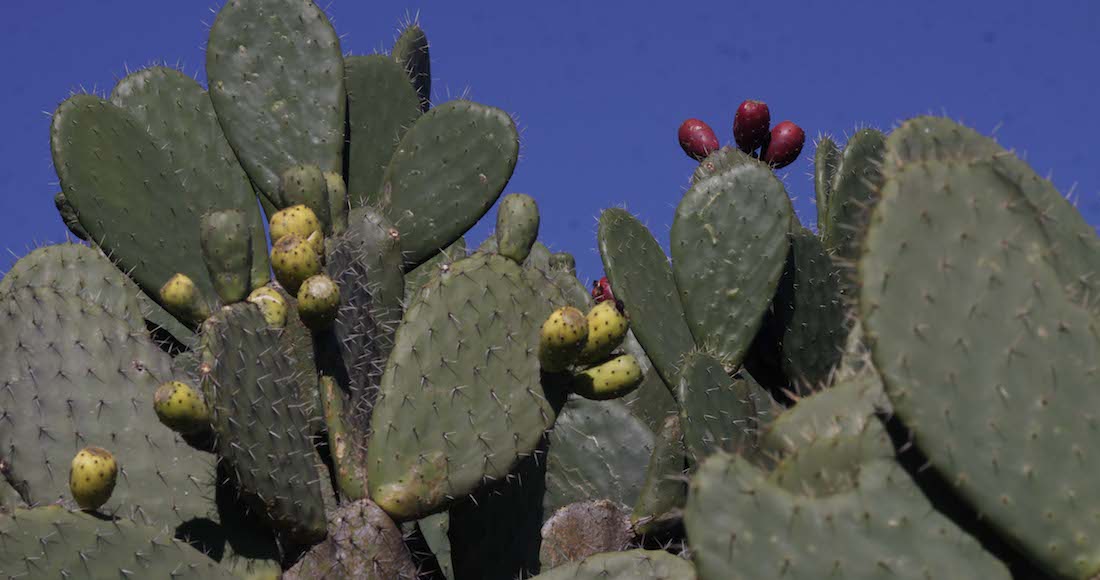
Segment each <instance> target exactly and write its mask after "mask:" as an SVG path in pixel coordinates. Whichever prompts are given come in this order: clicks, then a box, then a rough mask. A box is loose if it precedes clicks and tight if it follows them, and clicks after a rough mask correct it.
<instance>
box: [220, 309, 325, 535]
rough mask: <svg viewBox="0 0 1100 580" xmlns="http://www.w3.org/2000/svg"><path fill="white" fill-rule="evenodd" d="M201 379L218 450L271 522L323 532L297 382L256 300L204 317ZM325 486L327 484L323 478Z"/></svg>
mask: <svg viewBox="0 0 1100 580" xmlns="http://www.w3.org/2000/svg"><path fill="white" fill-rule="evenodd" d="M201 342H202V353H203V355H202V360H203V365H204V368H205V369H207V370H205V372H203V373H202V374H201V375H200V377H201V380H202V389H203V394H204V396H205V397H206V402H207V405H209V406H210V411H211V416H212V423H213V426H214V430H215V432H216V433H217V447H218V455H219V456H221V458H222V459H223V460H224V461H226V462H228V464H229V466H230V468H231V471H230V475H231V477H232V478H233V480H234V481H235V482H236V483H237V485H238V486H239V487H240V489H241V491H242V492H243V493H244V494H245V495H246V496H247V498H248V500H250V501H251V503H253V504H254V506H255V509H256V510H257V511H259V512H260V513H262V514H264V515H265V516H266V517H267V518H268V519H269V520H270V521H271V523H272V525H273V526H274V527H275V528H276V529H279V530H281V531H283V532H285V533H286V534H287V535H288V536H289V537H291V538H293V539H296V540H298V541H301V542H303V543H311V542H316V541H319V540H321V539H323V538H324V537H325V515H324V514H325V510H324V504H323V500H322V497H321V487H320V483H321V482H319V481H318V477H317V469H316V464H317V462H318V461H319V459H318V458H317V457H316V455H315V453H314V451H313V444H312V441H310V438H309V435H310V433H311V426H310V424H309V420H308V416H309V413H307V410H305V409H303V406H304V405H308V404H310V403H312V401H310V402H305V401H299V392H300V391H299V387H298V386H297V385H296V383H297V382H298V381H301V380H305V379H311V378H312V377H300V376H298V375H297V374H296V373H295V372H294V370H293V366H292V365H293V362H292V360H291V358H290V356H289V355H288V354H287V352H286V351H284V350H283V349H282V348H281V343H280V341H279V336H278V331H277V330H275V329H272V328H270V327H268V325H267V322H266V321H265V320H264V317H263V314H261V313H260V309H259V307H258V306H256V305H255V304H252V303H249V302H241V303H238V304H233V305H231V306H227V307H224V308H222V309H221V310H219V311H217V312H216V313H215V314H214V315H213V316H211V317H210V318H209V319H208V320H207V321H206V322H204V323H203V327H202V333H201ZM326 484H327V482H326Z"/></svg>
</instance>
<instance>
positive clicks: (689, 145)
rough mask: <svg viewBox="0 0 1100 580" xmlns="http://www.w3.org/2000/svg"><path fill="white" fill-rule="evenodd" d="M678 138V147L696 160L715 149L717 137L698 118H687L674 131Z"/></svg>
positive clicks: (701, 158)
mask: <svg viewBox="0 0 1100 580" xmlns="http://www.w3.org/2000/svg"><path fill="white" fill-rule="evenodd" d="M676 136H677V137H678V138H679V140H680V147H681V148H682V149H683V150H684V153H687V156H688V157H691V158H692V159H694V160H696V161H702V160H703V158H705V157H706V156H707V155H710V154H711V152H712V151H717V150H718V147H719V144H718V137H716V136H715V135H714V129H711V128H710V125H707V124H706V123H704V122H702V121H700V120H699V119H688V120H687V121H684V122H683V123H682V124H681V125H680V129H679V130H678V131H677V132H676Z"/></svg>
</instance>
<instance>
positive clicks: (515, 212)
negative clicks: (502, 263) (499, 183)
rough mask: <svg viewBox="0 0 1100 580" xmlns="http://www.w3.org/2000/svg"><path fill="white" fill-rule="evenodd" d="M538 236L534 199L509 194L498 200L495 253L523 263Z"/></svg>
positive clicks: (537, 211) (536, 208) (527, 196)
mask: <svg viewBox="0 0 1100 580" xmlns="http://www.w3.org/2000/svg"><path fill="white" fill-rule="evenodd" d="M538 235H539V208H538V205H537V204H536V203H535V199H534V198H533V197H531V196H529V195H526V194H522V193H510V194H508V195H506V196H504V198H503V199H501V200H500V209H499V210H498V211H497V229H496V238H497V253H498V254H500V255H502V256H504V257H506V258H511V259H513V260H515V261H516V262H517V263H523V261H524V260H526V259H527V255H528V254H530V253H531V247H532V246H534V245H535V239H536V238H537V237H538Z"/></svg>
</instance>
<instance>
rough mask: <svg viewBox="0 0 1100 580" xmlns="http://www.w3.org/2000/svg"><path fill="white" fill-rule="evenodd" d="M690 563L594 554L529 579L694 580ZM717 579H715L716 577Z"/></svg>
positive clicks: (661, 556)
mask: <svg viewBox="0 0 1100 580" xmlns="http://www.w3.org/2000/svg"><path fill="white" fill-rule="evenodd" d="M695 578H696V576H695V568H694V566H692V565H691V562H689V561H688V560H684V559H683V558H680V557H678V556H674V555H672V554H670V553H668V552H665V551H661V550H640V549H639V550H628V551H626V552H612V553H609V554H596V555H595V556H590V557H588V558H585V559H584V560H582V561H580V562H575V563H572V564H566V565H564V566H559V567H557V568H554V569H553V570H549V571H547V572H543V573H542V574H539V575H538V576H535V577H533V578H531V580H695ZM716 578H717V576H716Z"/></svg>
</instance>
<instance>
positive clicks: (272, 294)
mask: <svg viewBox="0 0 1100 580" xmlns="http://www.w3.org/2000/svg"><path fill="white" fill-rule="evenodd" d="M246 300H248V301H249V302H251V303H253V304H255V305H256V306H259V307H260V312H261V313H263V315H264V320H266V321H267V324H268V326H271V327H272V328H282V327H284V326H286V313H287V310H288V308H287V305H286V299H284V298H283V295H282V294H279V291H278V290H276V289H274V288H272V287H271V286H260V287H259V288H257V289H255V290H253V291H252V293H251V294H249V295H248V298H246Z"/></svg>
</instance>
